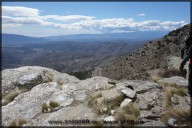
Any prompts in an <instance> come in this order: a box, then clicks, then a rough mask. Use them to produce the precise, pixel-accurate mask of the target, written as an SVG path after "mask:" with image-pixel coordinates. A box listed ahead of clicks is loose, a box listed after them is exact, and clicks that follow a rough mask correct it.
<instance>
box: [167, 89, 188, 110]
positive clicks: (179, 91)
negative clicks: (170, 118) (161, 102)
mask: <svg viewBox="0 0 192 128" xmlns="http://www.w3.org/2000/svg"><path fill="white" fill-rule="evenodd" d="M174 94H176V95H179V96H186V92H185V91H184V89H183V88H181V87H177V88H175V87H169V88H167V90H166V91H165V106H166V107H171V106H172V103H171V97H172V96H173V95H174Z"/></svg>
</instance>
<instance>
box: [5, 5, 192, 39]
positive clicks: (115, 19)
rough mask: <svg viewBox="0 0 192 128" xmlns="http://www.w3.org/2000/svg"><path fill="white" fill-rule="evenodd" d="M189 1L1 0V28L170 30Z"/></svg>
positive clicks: (32, 32) (185, 16)
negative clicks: (74, 0) (18, 0)
mask: <svg viewBox="0 0 192 128" xmlns="http://www.w3.org/2000/svg"><path fill="white" fill-rule="evenodd" d="M189 22H190V2H2V32H3V33H10V34H20V35H27V36H36V37H43V36H56V35H69V34H84V33H86V34H87V33H98V34H99V33H115V32H133V31H171V30H173V29H176V28H178V27H181V26H183V25H185V24H188V23H189Z"/></svg>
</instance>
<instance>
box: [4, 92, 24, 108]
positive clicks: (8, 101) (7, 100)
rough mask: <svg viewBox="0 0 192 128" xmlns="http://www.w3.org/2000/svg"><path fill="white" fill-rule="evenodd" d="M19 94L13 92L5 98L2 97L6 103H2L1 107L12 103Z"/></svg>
mask: <svg viewBox="0 0 192 128" xmlns="http://www.w3.org/2000/svg"><path fill="white" fill-rule="evenodd" d="M20 93H21V92H17V91H16V92H13V93H10V94H8V95H6V96H5V97H3V99H5V101H6V102H4V103H3V104H2V105H7V104H8V103H10V102H12V101H13V100H14V99H15V97H17V96H18V95H19V94H20Z"/></svg>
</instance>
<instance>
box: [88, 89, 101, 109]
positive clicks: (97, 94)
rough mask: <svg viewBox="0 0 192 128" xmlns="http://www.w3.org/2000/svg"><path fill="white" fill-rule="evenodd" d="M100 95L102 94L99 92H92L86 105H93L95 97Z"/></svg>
mask: <svg viewBox="0 0 192 128" xmlns="http://www.w3.org/2000/svg"><path fill="white" fill-rule="evenodd" d="M99 97H102V94H101V93H99V92H96V93H94V94H93V95H91V96H90V97H89V98H88V105H90V106H93V105H94V104H95V102H96V99H97V98H99Z"/></svg>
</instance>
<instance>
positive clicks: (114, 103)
mask: <svg viewBox="0 0 192 128" xmlns="http://www.w3.org/2000/svg"><path fill="white" fill-rule="evenodd" d="M123 100H124V96H123V95H119V96H118V97H116V98H115V99H114V100H112V101H110V105H111V109H114V108H116V107H119V106H120V105H121V103H122V101H123Z"/></svg>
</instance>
